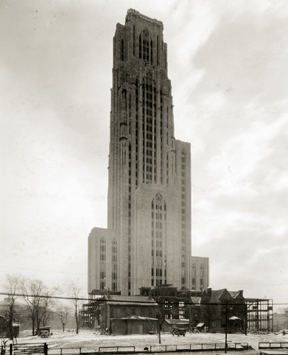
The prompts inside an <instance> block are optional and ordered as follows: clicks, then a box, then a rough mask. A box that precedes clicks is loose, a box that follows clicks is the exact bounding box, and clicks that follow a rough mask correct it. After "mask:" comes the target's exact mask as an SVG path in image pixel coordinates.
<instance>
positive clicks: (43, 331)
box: [39, 327, 52, 338]
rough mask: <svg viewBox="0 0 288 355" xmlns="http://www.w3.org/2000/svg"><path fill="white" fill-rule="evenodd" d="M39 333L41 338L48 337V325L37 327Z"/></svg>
mask: <svg viewBox="0 0 288 355" xmlns="http://www.w3.org/2000/svg"><path fill="white" fill-rule="evenodd" d="M39 333H40V334H39V335H40V337H41V338H48V337H49V336H50V335H52V333H51V331H50V327H41V328H39Z"/></svg>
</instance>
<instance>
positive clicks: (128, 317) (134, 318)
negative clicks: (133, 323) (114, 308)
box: [111, 315, 158, 320]
mask: <svg viewBox="0 0 288 355" xmlns="http://www.w3.org/2000/svg"><path fill="white" fill-rule="evenodd" d="M112 319H129V320H158V318H152V317H141V316H136V315H133V316H126V317H121V318H111V320H112Z"/></svg>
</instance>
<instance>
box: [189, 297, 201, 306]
mask: <svg viewBox="0 0 288 355" xmlns="http://www.w3.org/2000/svg"><path fill="white" fill-rule="evenodd" d="M201 299H202V297H193V296H192V297H191V302H192V303H194V304H197V305H198V304H200V303H201Z"/></svg>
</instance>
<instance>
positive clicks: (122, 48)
mask: <svg viewBox="0 0 288 355" xmlns="http://www.w3.org/2000/svg"><path fill="white" fill-rule="evenodd" d="M121 60H122V61H124V40H123V39H122V40H121Z"/></svg>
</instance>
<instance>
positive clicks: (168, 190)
mask: <svg viewBox="0 0 288 355" xmlns="http://www.w3.org/2000/svg"><path fill="white" fill-rule="evenodd" d="M113 44H114V49H113V87H112V90H111V114H110V151H109V187H108V229H106V230H105V229H100V228H94V229H93V230H92V231H91V233H90V235H89V247H88V248H89V252H88V293H91V292H92V290H93V289H100V290H103V289H105V288H109V289H110V290H111V291H113V292H114V291H121V294H122V295H136V294H138V293H139V289H140V287H142V286H144V287H155V286H159V285H161V284H166V283H169V284H173V285H174V286H175V287H177V288H183V287H185V288H191V287H192V278H191V271H192V269H191V268H192V266H191V154H190V143H186V142H182V141H180V140H176V139H175V137H174V116H173V98H172V92H171V82H170V80H169V78H168V74H167V45H166V43H165V42H164V40H163V24H162V22H160V21H157V20H155V19H151V18H149V17H146V16H144V15H142V14H140V13H139V12H137V11H135V10H131V9H130V10H128V12H127V16H126V22H125V25H121V24H117V26H116V32H115V36H114V39H113ZM104 254H106V255H104ZM205 265H206V264H205ZM206 274H207V273H206ZM207 275H208V274H207ZM205 282H206V281H205ZM207 286H208V282H207V284H206V287H207ZM195 287H196V284H195Z"/></svg>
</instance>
